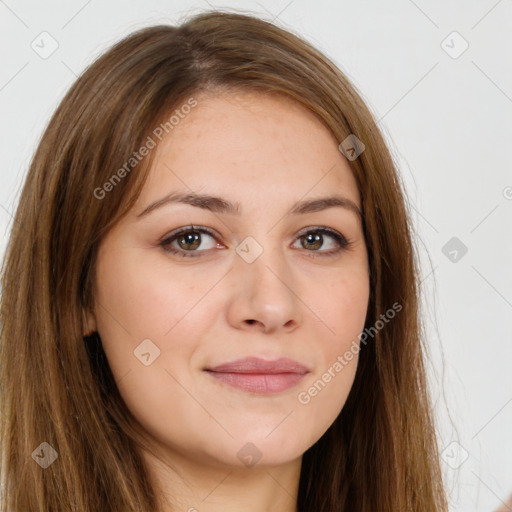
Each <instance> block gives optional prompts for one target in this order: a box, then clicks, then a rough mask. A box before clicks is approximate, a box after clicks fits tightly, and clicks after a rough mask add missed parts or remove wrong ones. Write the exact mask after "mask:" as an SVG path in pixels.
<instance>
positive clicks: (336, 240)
mask: <svg viewBox="0 0 512 512" xmlns="http://www.w3.org/2000/svg"><path fill="white" fill-rule="evenodd" d="M329 239H331V242H330V243H326V240H327V241H328V240H329ZM298 240H300V244H301V247H302V248H303V249H306V251H308V252H311V253H314V254H311V256H332V255H334V254H337V253H339V252H340V251H342V250H344V249H346V248H347V247H349V245H350V244H351V242H349V241H348V240H347V239H346V238H345V237H344V236H343V235H342V234H341V233H338V232H337V231H334V230H331V229H328V228H314V229H311V228H309V230H308V231H305V232H303V233H302V234H301V235H299V239H298ZM326 245H327V248H326V249H325V246H326ZM322 247H324V249H323V250H320V248H322Z"/></svg>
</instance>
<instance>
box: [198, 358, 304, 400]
mask: <svg viewBox="0 0 512 512" xmlns="http://www.w3.org/2000/svg"><path fill="white" fill-rule="evenodd" d="M204 371H205V372H207V373H208V374H210V375H211V376H212V377H213V378H215V379H217V380H220V381H221V382H223V383H225V384H228V385H229V386H232V387H234V388H237V389H241V390H242V391H246V392H249V393H255V394H271V393H279V392H281V391H285V390H286V389H289V388H291V387H293V386H295V385H297V384H298V383H299V382H300V381H301V380H302V379H303V378H304V376H305V375H306V374H307V373H309V372H310V370H309V369H308V368H307V367H306V366H304V365H302V364H300V363H299V362H297V361H294V360H293V359H289V358H279V359H275V360H272V361H268V360H265V359H261V358H259V357H246V358H243V359H237V360H235V361H231V362H229V363H223V364H220V365H217V366H213V367H208V368H205V369H204Z"/></svg>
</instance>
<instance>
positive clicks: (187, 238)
mask: <svg viewBox="0 0 512 512" xmlns="http://www.w3.org/2000/svg"><path fill="white" fill-rule="evenodd" d="M208 238H211V239H212V241H211V242H210V243H209V244H208V243H207V242H206V240H207V239H208ZM205 245H206V247H205ZM219 245H220V244H218V243H216V239H215V235H214V234H213V233H211V232H210V231H209V230H207V229H205V228H200V229H199V228H194V226H188V227H186V228H182V229H179V230H178V231H175V232H174V233H170V235H169V236H168V237H166V238H165V240H163V241H162V242H161V243H160V246H161V247H162V248H163V249H164V251H167V252H170V253H172V254H179V255H180V256H184V257H187V256H199V255H200V254H195V253H202V252H205V251H208V250H209V249H212V248H214V247H218V246H219ZM199 247H202V249H199V250H198V248H199Z"/></svg>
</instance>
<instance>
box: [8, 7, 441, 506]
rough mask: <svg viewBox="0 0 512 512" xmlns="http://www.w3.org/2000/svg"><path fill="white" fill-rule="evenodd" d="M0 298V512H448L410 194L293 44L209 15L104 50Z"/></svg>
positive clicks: (351, 102) (315, 62)
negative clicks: (430, 390) (421, 310)
mask: <svg viewBox="0 0 512 512" xmlns="http://www.w3.org/2000/svg"><path fill="white" fill-rule="evenodd" d="M2 284H3V299H2V306H1V323H2V338H1V354H0V356H1V374H0V385H1V390H2V397H1V398H2V402H1V407H2V419H1V421H2V423H1V439H2V489H3V497H2V506H3V510H4V511H7V510H9V511H12V510H27V511H28V510H52V511H57V510H75V511H93V510H94V511H102V512H103V511H121V510H122V511H129V510H134V511H135V510H142V511H153V510H159V511H162V512H168V511H175V510H188V511H190V512H192V511H194V510H197V511H201V512H202V511H214V510H215V511H217V510H223V511H229V510H237V511H239V510H248V511H271V510H272V511H285V512H286V511H303V512H309V511H316V512H319V511H325V512H331V511H334V510H337V511H338V510H339V511H346V512H348V511H356V510H357V511H358V512H375V511H379V512H391V511H393V512H396V511H412V510H413V511H415V512H420V511H424V512H427V511H428V512H433V511H445V510H447V505H446V497H445V493H444V490H443V484H442V478H441V472H440V467H439V460H438V449H437V446H436V435H435V429H434V424H433V419H432V411H431V406H430V402H429V397H428V393H427V385H426V375H425V370H424V366H423V364H424V354H423V347H422V338H421V323H420V318H419V315H418V301H419V296H418V293H419V290H418V266H417V260H416V255H415V247H414V245H413V238H412V230H411V224H410V220H409V216H408V212H407V209H406V204H405V199H404V191H403V189H402V185H401V182H400V178H399V176H398V175H397V172H396V170H395V168H394V165H393V162H392V159H391V156H390V153H389V151H388V149H387V148H386V145H385V143H384V140H383V137H382V135H381V134H380V132H379V130H378V129H377V126H376V124H375V120H374V119H373V118H372V116H371V114H370V113H369V110H368V109H367V107H366V106H365V104H364V103H363V101H362V99H361V98H360V96H359V95H358V93H357V91H356V90H355V88H354V87H353V86H352V85H351V84H350V83H349V81H348V80H347V78H346V77H345V76H344V75H343V74H342V73H341V72H340V71H339V70H338V69H337V68H336V66H335V65H334V64H333V63H332V62H330V61H329V60H328V59H327V58H326V57H325V56H323V55H322V54H321V53H320V52H318V51H317V50H316V49H314V48H313V47H311V46H310V45H309V44H308V43H306V42H305V41H303V40H301V39H300V38H298V37H297V36H295V35H293V34H291V33H289V32H287V31H284V30H283V29H281V28H278V27H276V26H273V25H272V24H269V23H266V22H264V21H262V20H259V19H256V18H253V17H250V16H246V15H241V14H234V13H222V12H210V13H205V14H201V15H198V16H196V17H194V18H192V19H190V20H188V21H187V22H185V23H183V24H182V25H180V26H178V27H170V26H155V27H151V28H146V29H143V30H140V31H138V32H136V33H134V34H132V35H130V36H129V37H127V38H125V39H124V40H123V41H121V42H119V43H117V44H116V45H115V46H114V47H113V48H111V49H110V50H109V51H108V52H106V53H105V54H104V55H103V56H101V57H100V58H99V59H98V60H97V61H96V62H94V63H93V64H92V65H91V66H90V67H89V68H88V69H87V70H86V71H85V72H84V73H83V75H82V76H81V77H80V78H79V79H78V80H77V82H76V83H75V84H74V85H73V87H72V88H71V90H70V91H69V92H68V94H67V95H66V97H65V98H64V99H63V101H62V102H61V104H60V106H59V107H58V109H57V111H56V113H55V114H54V116H53V118H52V119H51V121H50V123H49V126H48V127H47V129H46V131H45V133H44V136H43V138H42V140H41V142H40V145H39V147H38V149H37V152H36V154H35V156H34V159H33V162H32V165H31V167H30V170H29V173H28V176H27V178H26V181H25V185H24V188H23V192H22V195H21V199H20V203H19V206H18V210H17V212H16V217H15V222H14V225H13V230H12V234H11V238H10V242H9V246H8V250H7V254H6V260H5V267H4V271H3V276H2Z"/></svg>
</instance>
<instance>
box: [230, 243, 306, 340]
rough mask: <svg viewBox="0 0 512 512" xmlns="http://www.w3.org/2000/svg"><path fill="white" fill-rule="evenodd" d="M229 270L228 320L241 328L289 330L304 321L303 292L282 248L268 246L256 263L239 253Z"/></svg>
mask: <svg viewBox="0 0 512 512" xmlns="http://www.w3.org/2000/svg"><path fill="white" fill-rule="evenodd" d="M233 265H234V267H233V268H232V270H231V272H229V276H230V277H229V278H230V280H231V283H230V290H231V294H230V296H229V298H228V303H227V318H228V322H229V323H230V324H231V325H232V326H233V327H235V328H237V329H242V330H252V331H259V332H263V333H265V334H271V333H274V332H278V331H280V330H282V331H283V332H286V333H289V332H292V331H294V330H295V329H296V328H297V327H298V326H299V325H300V324H301V323H302V313H301V307H300V306H301V301H300V298H299V296H300V295H299V294H300V291H299V290H298V284H297V283H296V282H294V279H293V272H292V270H291V269H290V267H289V265H288V264H287V263H286V261H285V257H284V255H283V254H282V253H281V252H280V251H279V250H271V249H266V250H264V251H263V253H262V254H261V255H260V256H259V257H258V258H257V259H256V260H255V261H253V262H252V263H247V262H246V261H245V260H244V259H243V258H241V257H239V256H236V258H235V261H234V263H233Z"/></svg>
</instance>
